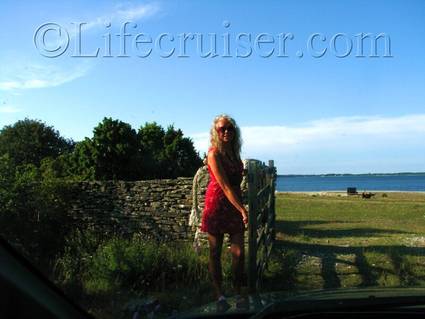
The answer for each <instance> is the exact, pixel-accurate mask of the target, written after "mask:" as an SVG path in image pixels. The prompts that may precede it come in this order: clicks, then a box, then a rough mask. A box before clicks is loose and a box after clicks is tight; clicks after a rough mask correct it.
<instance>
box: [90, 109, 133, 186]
mask: <svg viewBox="0 0 425 319" xmlns="http://www.w3.org/2000/svg"><path fill="white" fill-rule="evenodd" d="M93 132H94V135H93V139H92V142H91V146H90V147H91V151H92V159H93V160H94V163H95V178H96V179H101V180H108V179H122V180H137V179H140V177H141V176H140V151H139V143H138V141H137V133H136V131H135V130H134V129H132V128H131V126H130V124H128V123H124V122H122V121H119V120H113V119H112V118H106V117H105V118H104V119H103V121H102V122H101V123H99V124H98V126H97V127H95V128H94V130H93Z"/></svg>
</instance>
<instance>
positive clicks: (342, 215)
mask: <svg viewBox="0 0 425 319" xmlns="http://www.w3.org/2000/svg"><path fill="white" fill-rule="evenodd" d="M276 214H277V217H276V243H275V246H274V252H273V257H272V259H271V261H270V264H269V270H268V271H267V273H266V277H265V279H264V289H266V290H288V291H289V290H290V291H294V290H295V291H297V290H310V289H325V288H344V287H361V286H363V287H364V286H385V287H389V286H421V285H422V286H424V285H425V194H423V193H392V192H389V193H377V194H376V196H375V197H372V198H371V199H362V198H361V196H350V197H347V196H345V194H337V193H328V194H322V195H320V194H300V193H282V194H278V195H277V198H276Z"/></svg>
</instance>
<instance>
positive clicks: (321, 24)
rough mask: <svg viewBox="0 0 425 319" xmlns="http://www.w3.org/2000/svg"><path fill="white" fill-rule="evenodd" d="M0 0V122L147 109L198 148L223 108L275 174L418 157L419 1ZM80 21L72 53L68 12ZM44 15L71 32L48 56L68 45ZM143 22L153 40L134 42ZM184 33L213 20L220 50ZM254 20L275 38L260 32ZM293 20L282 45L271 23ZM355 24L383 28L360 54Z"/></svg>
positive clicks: (360, 167) (95, 119) (424, 45)
mask: <svg viewBox="0 0 425 319" xmlns="http://www.w3.org/2000/svg"><path fill="white" fill-rule="evenodd" d="M0 12H1V15H2V19H1V20H0V26H1V28H0V41H1V48H2V49H1V50H0V127H3V126H4V125H7V124H12V123H14V122H16V121H17V120H20V119H23V118H25V117H29V118H36V119H40V120H42V121H45V122H46V123H48V124H49V125H53V126H54V127H55V128H56V129H57V130H59V131H60V133H61V134H62V135H63V136H65V137H69V138H73V139H74V140H76V141H79V140H81V139H83V138H84V137H85V136H88V137H91V136H92V130H93V128H94V127H95V126H96V125H97V123H99V122H100V121H101V120H102V118H103V117H104V116H110V117H113V118H117V119H120V120H122V121H125V122H128V123H130V124H131V125H132V126H133V127H134V128H135V129H137V128H138V127H139V126H140V125H143V124H144V123H145V122H152V121H156V122H157V123H159V124H161V125H163V126H167V125H170V124H174V125H175V127H178V128H181V129H182V130H183V132H184V133H185V135H187V136H190V137H191V138H192V139H193V140H194V142H195V145H196V147H197V149H198V150H199V152H200V153H201V154H202V153H203V152H205V151H206V149H207V146H208V130H209V127H210V125H211V121H212V119H213V117H214V116H215V115H217V114H220V113H228V114H230V115H231V116H233V117H234V118H235V119H236V120H237V122H238V124H239V125H240V126H241V129H242V135H243V140H244V145H243V154H242V155H243V157H244V158H257V159H260V160H263V161H267V160H268V159H274V160H275V163H276V166H277V167H278V172H279V173H280V174H295V173H305V174H314V173H316V174H320V173H366V172H401V171H425V90H424V88H425V59H424V52H425V42H424V41H423V39H424V36H425V23H424V22H423V21H424V18H425V1H420V0H418V1H261V2H260V1H255V2H254V1H250V2H248V1H243V2H242V1H232V2H230V1H214V2H213V1H208V2H207V1H90V2H88V1H61V2H54V1H37V2H30V1H25V2H24V1H2V2H1V3H0ZM83 22H84V23H86V24H85V25H84V26H83V27H82V31H81V33H80V37H81V54H79V55H80V56H73V55H78V52H77V54H75V53H74V51H75V49H76V47H77V45H76V43H77V42H78V41H77V39H78V33H76V32H75V30H74V27H75V25H73V24H72V23H83ZM125 22H130V23H129V24H128V26H127V34H129V35H128V36H127V37H126V53H127V57H119V56H118V55H120V45H121V44H122V38H123V37H118V36H116V34H120V33H122V31H121V29H122V26H123V24H124V23H125ZM226 22H227V24H226ZM46 23H55V25H60V26H61V27H62V28H63V29H62V30H66V31H67V32H68V36H69V46H68V48H67V50H66V51H65V52H64V53H63V54H61V55H59V56H57V57H46V56H44V55H45V54H46V52H47V51H45V50H44V49H53V48H56V47H59V46H62V47H63V48H64V47H65V46H64V44H65V43H66V39H65V40H64V38H63V37H62V38H59V37H58V33H57V32H56V31H49V32H47V33H46V38H45V40H46V41H45V45H44V47H41V48H40V45H39V46H38V48H37V47H36V45H35V44H34V35H35V34H37V37H36V38H37V39H38V40H40V39H41V37H40V35H41V34H42V33H41V32H42V31H43V29H40V30H41V31H39V32H38V33H36V30H37V29H38V28H39V27H40V26H42V25H43V24H46ZM107 23H110V27H106V24H107ZM134 24H137V26H135V25H134ZM226 26H227V27H226ZM141 33H143V34H144V35H143V36H141V39H142V40H143V39H144V40H146V39H148V37H150V38H151V39H153V40H152V41H153V43H152V44H150V43H144V44H142V45H141V46H139V47H136V46H135V45H134V41H135V38H136V36H137V35H138V34H141ZM183 33H185V34H186V35H188V34H201V35H202V36H203V37H204V39H205V45H207V44H209V40H210V39H211V38H212V36H211V35H210V34H215V35H216V39H217V44H216V53H217V56H216V57H211V56H210V57H207V58H203V57H201V56H200V52H199V49H198V48H197V46H196V44H197V43H198V42H197V40H199V38H196V37H195V40H190V39H189V40H187V42H186V43H185V44H186V55H187V56H186V57H182V56H181V55H183V54H182V52H181V37H182V34H183ZM262 33H264V34H265V35H264V36H263V39H268V40H270V39H274V43H265V44H264V43H263V44H260V45H258V43H256V42H255V39H258V36H259V35H260V34H262ZM290 33H291V34H292V35H293V39H292V40H290V39H289V40H288V39H287V40H286V42H285V48H286V50H285V54H286V56H282V55H285V54H282V52H281V51H279V47H278V44H279V41H280V40H279V36H278V35H279V34H286V35H289V34H290ZM360 33H364V34H365V33H369V34H371V35H372V36H377V35H378V34H380V33H384V34H385V37H384V38H382V39H380V40H378V42H377V56H376V57H372V56H371V54H370V49H371V46H370V42H368V41H364V56H363V57H358V56H356V53H357V50H358V48H359V45H358V34H360ZM61 34H62V35H64V34H65V33H64V31H63V32H62V33H61ZM108 34H110V39H111V40H110V45H109V47H110V48H111V50H110V51H111V54H108V51H107V50H105V39H108ZM161 34H167V35H166V37H165V41H163V42H162V44H163V47H161V48H158V47H156V46H155V45H154V43H155V41H157V40H158V38H159V36H160V35H161ZM226 34H228V37H229V42H228V43H229V44H230V47H229V50H228V51H226V44H225V39H227V35H226ZM240 34H246V35H245V36H243V37H242V38H239V40H240V39H243V40H244V41H240V42H238V39H237V36H238V35H240ZM314 34H318V35H317V36H316V37H314V41H313V42H312V44H313V47H311V48H310V49H309V47H308V43H310V42H309V39H310V38H311V37H312V36H313V35H314ZM337 34H341V35H340V36H338V37H337V38H336V39H337V40H335V41H334V42H333V40H332V39H335V35H337ZM248 35H249V36H250V37H251V38H250V41H248ZM172 36H173V37H174V42H173V41H166V40H167V39H170V38H171V37H172ZM320 36H325V37H326V40H325V41H321V40H320ZM167 37H168V38H167ZM139 39H140V38H139ZM388 39H390V40H389V41H390V45H389V47H390V54H388V50H387V49H386V48H385V44H386V43H387V44H388V42H386V41H388ZM207 40H208V41H207ZM120 41H121V42H120ZM38 43H39V42H38ZM333 43H334V44H335V49H333ZM350 43H351V46H352V51H351V52H349V51H347V48H348V46H349V44H350ZM97 48H99V54H98V56H97V57H87V56H83V55H92V54H93V53H94V52H95V51H96V49H97ZM149 48H151V49H152V51H151V54H150V55H149V56H148V57H145V58H142V57H139V56H138V55H141V54H143V53H144V52H147V50H148V49H149ZM172 48H174V49H175V52H174V54H173V55H171V56H170V57H168V58H165V57H162V56H161V55H165V53H167V52H170V50H172ZM206 48H209V47H208V46H206ZM248 48H250V49H251V55H249V56H248V57H245V58H242V57H240V55H246V54H247V53H248ZM273 48H274V51H273V54H271V56H269V57H262V56H261V55H263V56H265V55H267V53H270V51H271V50H272V49H273ZM325 48H326V50H327V51H326V52H325V54H324V55H323V56H322V57H314V55H318V54H319V53H320V52H321V51H322V50H323V49H325ZM43 50H44V51H43ZM179 50H180V51H179ZM121 52H122V51H121ZM205 52H208V50H206V51H205ZM279 52H280V53H279ZM300 52H302V53H303V55H302V57H299V55H300V54H299V53H300ZM347 52H348V53H349V54H347V56H346V57H338V56H342V55H344V53H347ZM43 54H44V55H43ZM279 54H280V55H281V56H279ZM105 55H111V56H110V57H104V56H105ZM179 55H180V56H179ZM225 55H230V56H225ZM238 55H239V56H238ZM385 55H390V56H385Z"/></svg>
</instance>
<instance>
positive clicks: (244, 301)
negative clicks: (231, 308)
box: [235, 295, 249, 309]
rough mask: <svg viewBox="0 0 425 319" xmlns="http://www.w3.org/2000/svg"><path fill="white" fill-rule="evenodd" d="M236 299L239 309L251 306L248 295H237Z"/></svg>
mask: <svg viewBox="0 0 425 319" xmlns="http://www.w3.org/2000/svg"><path fill="white" fill-rule="evenodd" d="M235 300H236V308H237V309H247V308H249V300H248V298H247V297H245V296H241V295H236V296H235Z"/></svg>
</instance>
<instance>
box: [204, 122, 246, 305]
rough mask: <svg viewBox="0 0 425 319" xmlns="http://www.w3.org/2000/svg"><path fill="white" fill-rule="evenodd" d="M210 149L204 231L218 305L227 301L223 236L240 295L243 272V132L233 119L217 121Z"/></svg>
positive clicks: (214, 124)
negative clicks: (223, 262) (241, 134)
mask: <svg viewBox="0 0 425 319" xmlns="http://www.w3.org/2000/svg"><path fill="white" fill-rule="evenodd" d="M210 139H211V141H210V142H211V147H210V148H209V150H208V157H207V163H208V171H209V174H210V182H209V184H208V187H207V191H206V194H205V208H204V211H203V215H202V223H201V231H203V232H207V233H208V241H209V246H210V258H209V271H210V274H211V278H212V282H213V285H214V289H215V292H216V295H217V298H218V301H219V302H224V303H225V302H226V300H225V297H224V295H223V290H222V286H221V284H222V269H221V250H222V245H223V236H224V233H228V234H229V235H230V242H231V248H230V250H231V253H232V271H233V286H234V288H235V292H236V294H237V295H240V289H241V285H242V278H243V271H244V229H245V225H244V224H247V223H248V213H247V210H246V209H245V207H244V206H243V204H242V198H241V188H240V184H241V181H242V172H243V164H242V161H241V158H240V149H241V137H240V130H239V128H238V126H237V125H236V122H235V120H234V119H232V118H231V117H229V116H227V115H220V116H217V117H216V118H215V119H214V122H213V125H212V128H211V131H210Z"/></svg>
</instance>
